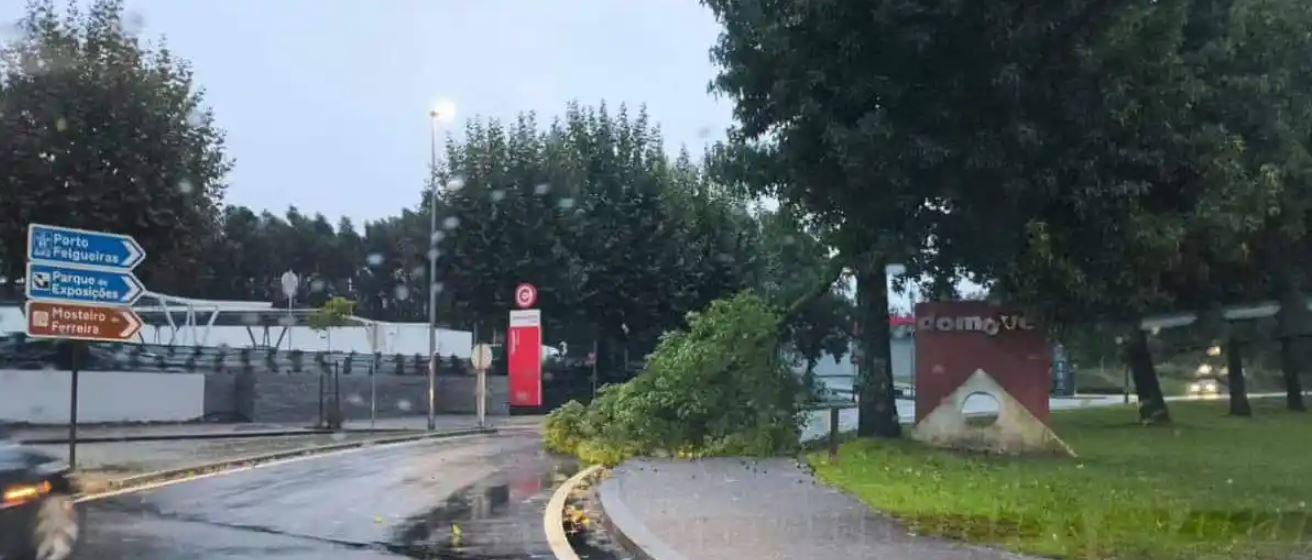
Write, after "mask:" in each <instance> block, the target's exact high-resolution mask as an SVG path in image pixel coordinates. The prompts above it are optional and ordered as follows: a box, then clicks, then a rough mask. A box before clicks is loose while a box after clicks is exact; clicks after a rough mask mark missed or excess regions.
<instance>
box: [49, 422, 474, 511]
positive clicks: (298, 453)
mask: <svg viewBox="0 0 1312 560" xmlns="http://www.w3.org/2000/svg"><path fill="white" fill-rule="evenodd" d="M496 432H497V429H496V428H471V429H464V430H451V431H446V432H436V433H429V432H423V433H418V434H409V435H404V436H397V437H390V438H380V439H371V440H362V441H352V442H346V443H334V444H329V445H319V446H312V447H301V448H298V449H289V450H287V451H279V452H276V453H266V454H263V455H248V456H245V457H238V458H234V459H225V460H222V461H215V462H213V463H206V464H203V465H191V466H187V467H180V468H175V469H164V470H159V471H155V472H149V473H145V474H139V475H136V476H130V477H127V478H120V479H116V480H111V481H109V482H108V483H107V484H106V485H105V487H104V488H101V489H98V490H97V491H96V492H92V493H89V494H84V493H78V494H77V496H76V499H77V501H78V502H86V501H91V500H96V499H99V498H102V497H107V496H108V495H110V494H116V493H122V492H123V491H125V490H131V489H134V488H138V487H143V486H149V485H154V484H159V483H163V482H171V481H175V480H183V479H188V478H193V477H197V476H200V475H209V474H216V473H220V472H223V471H227V470H231V469H234V468H238V467H250V466H254V465H258V464H261V463H269V462H273V461H278V460H283V459H293V458H297V457H309V456H313V455H323V454H327V453H332V452H334V451H344V450H347V449H355V448H360V447H368V446H378V445H388V444H394V443H406V442H411V441H419V440H425V439H445V438H452V437H459V436H468V435H482V434H494V433H496ZM75 474H76V473H75Z"/></svg>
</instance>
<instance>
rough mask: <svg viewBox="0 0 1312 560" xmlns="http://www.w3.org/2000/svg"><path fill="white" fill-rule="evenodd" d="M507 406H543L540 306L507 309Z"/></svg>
mask: <svg viewBox="0 0 1312 560" xmlns="http://www.w3.org/2000/svg"><path fill="white" fill-rule="evenodd" d="M506 349H507V350H506V351H507V354H508V356H509V362H510V371H509V374H510V406H523V407H538V406H542V310H540V309H517V310H515V311H511V312H510V332H509V333H508V335H507V336H506Z"/></svg>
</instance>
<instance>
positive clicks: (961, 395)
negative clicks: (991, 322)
mask: <svg viewBox="0 0 1312 560" xmlns="http://www.w3.org/2000/svg"><path fill="white" fill-rule="evenodd" d="M976 393H983V394H986V395H989V396H991V397H993V398H994V399H996V400H997V401H998V416H997V419H996V420H995V421H994V422H993V423H991V424H989V425H987V426H980V425H972V424H971V423H970V422H967V413H965V412H964V411H963V410H962V408H963V407H964V405H965V404H966V399H967V398H969V397H970V396H971V395H974V394H976ZM912 437H913V438H915V439H917V440H920V441H923V442H925V443H928V444H930V445H935V446H940V447H951V448H955V449H966V450H972V451H985V452H989V453H1005V454H1018V453H1029V452H1058V453H1065V454H1069V455H1070V456H1072V457H1074V456H1075V451H1074V450H1072V449H1071V448H1070V446H1069V445H1066V442H1064V441H1062V440H1061V438H1059V437H1057V434H1056V433H1054V432H1053V431H1052V429H1051V428H1049V427H1048V425H1047V424H1045V423H1043V421H1041V420H1039V419H1038V418H1037V417H1035V416H1034V414H1033V413H1032V412H1030V410H1029V408H1027V407H1026V406H1025V405H1024V404H1021V402H1020V401H1018V400H1016V397H1013V396H1012V395H1011V393H1010V392H1008V391H1007V390H1006V389H1005V388H1003V387H1002V385H1001V384H1000V383H998V381H997V380H996V379H994V378H993V376H991V375H989V374H988V372H986V371H984V370H982V369H977V370H975V373H972V374H971V375H970V377H968V378H966V380H965V381H964V382H962V383H961V385H959V386H957V388H956V389H954V390H953V391H952V392H951V393H949V394H948V395H947V396H946V397H943V400H942V401H940V402H939V403H938V406H936V407H934V409H933V410H931V411H930V412H929V414H927V415H925V417H924V418H923V419H921V420H920V422H917V423H916V426H915V428H914V430H913V431H912Z"/></svg>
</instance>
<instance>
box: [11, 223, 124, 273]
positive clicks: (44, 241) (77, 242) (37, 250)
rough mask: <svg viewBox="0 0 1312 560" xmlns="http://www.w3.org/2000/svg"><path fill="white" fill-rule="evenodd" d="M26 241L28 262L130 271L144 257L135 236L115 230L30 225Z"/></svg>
mask: <svg viewBox="0 0 1312 560" xmlns="http://www.w3.org/2000/svg"><path fill="white" fill-rule="evenodd" d="M27 240H28V244H27V259H28V260H29V261H33V260H35V261H47V262H51V263H59V264H69V265H87V266H100V267H106V268H118V269H123V270H132V269H133V268H136V266H137V265H139V264H141V261H144V260H146V251H145V250H143V249H142V248H141V245H139V244H137V241H136V240H135V239H132V238H131V237H129V236H126V235H119V234H116V233H103V232H98V231H86V230H80V229H73V228H66V227H59V226H48V225H43V224H32V225H30V226H28V230H27Z"/></svg>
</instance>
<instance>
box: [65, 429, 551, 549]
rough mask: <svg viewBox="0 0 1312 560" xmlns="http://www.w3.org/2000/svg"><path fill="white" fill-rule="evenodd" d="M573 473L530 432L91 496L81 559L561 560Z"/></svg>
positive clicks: (427, 444) (376, 451)
mask: <svg viewBox="0 0 1312 560" xmlns="http://www.w3.org/2000/svg"><path fill="white" fill-rule="evenodd" d="M575 470H577V465H576V464H574V463H573V462H572V461H571V460H569V459H565V458H560V457H555V456H552V455H548V454H546V453H544V452H543V451H542V444H541V437H540V434H539V433H538V431H537V430H536V429H533V428H510V429H507V430H503V431H502V432H500V433H499V434H496V435H491V436H478V437H468V438H458V439H453V440H438V441H432V442H424V443H420V444H412V445H405V446H397V447H385V448H379V449H366V450H362V451H358V452H349V453H342V454H335V455H328V456H324V457H320V458H314V459H308V460H301V461H295V462H290V463H285V464H279V465H272V466H267V467H263V468H257V469H253V470H249V471H244V472H237V473H233V474H229V475H223V476H217V477H212V478H206V479H200V480H195V481H190V482H184V483H180V484H175V485H172V486H166V487H162V488H158V489H155V490H150V491H146V492H141V493H137V494H130V495H124V496H118V497H114V498H108V499H104V500H99V501H93V502H90V503H87V504H85V506H86V509H85V512H84V518H83V519H84V533H83V538H82V542H81V544H80V545H79V550H78V554H77V558H81V559H107V558H132V559H143V560H145V559H157V558H167V559H172V558H203V559H209V558H217V559H238V558H261V559H265V558H267V559H282V560H289V559H315V560H323V559H327V558H343V559H366V558H367V559H378V558H456V559H500V558H552V556H551V553H550V550H549V549H548V548H547V545H546V538H545V536H544V535H543V532H542V514H543V510H544V508H545V507H546V502H547V500H548V499H549V498H550V495H551V491H552V489H553V488H554V487H555V486H556V485H557V484H558V483H559V482H561V481H563V480H564V479H565V478H567V477H568V476H569V475H570V474H572V473H573V472H574V471H575Z"/></svg>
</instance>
